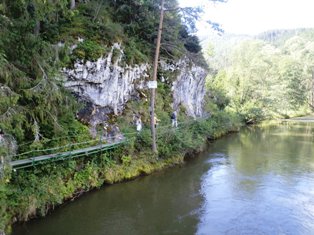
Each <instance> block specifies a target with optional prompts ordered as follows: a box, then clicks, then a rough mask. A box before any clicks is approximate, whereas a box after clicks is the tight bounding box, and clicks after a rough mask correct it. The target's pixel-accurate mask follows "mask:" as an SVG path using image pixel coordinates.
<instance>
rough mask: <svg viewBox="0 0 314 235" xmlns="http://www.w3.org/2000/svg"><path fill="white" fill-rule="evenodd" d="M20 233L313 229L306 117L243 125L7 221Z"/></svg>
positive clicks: (311, 138) (312, 144) (143, 234)
mask: <svg viewBox="0 0 314 235" xmlns="http://www.w3.org/2000/svg"><path fill="white" fill-rule="evenodd" d="M22 234H23V235H111V234H112V235H123V234H127V235H133V234H136V235H148V234H187V235H189V234H204V235H205V234H206V235H207V234H208V235H212V234H213V235H217V234H227V235H230V234H235V235H238V234H254V235H259V234H267V235H268V234H271V235H273V234H280V235H281V234H282V235H288V234H291V235H298V234H300V235H301V234H302V235H303V234H314V125H313V124H312V125H311V124H306V123H304V124H286V125H277V126H270V127H267V128H258V127H250V128H244V129H243V130H241V131H240V132H239V133H234V134H231V135H228V136H225V137H223V138H221V139H219V140H217V141H215V142H214V143H211V144H210V145H209V147H208V150H207V151H205V152H204V153H202V154H200V156H198V157H196V158H194V159H192V160H190V161H188V163H186V164H185V165H183V166H181V167H176V168H172V169H168V170H165V171H163V172H158V173H155V174H152V175H150V176H146V177H141V178H138V179H136V180H134V181H131V182H126V183H121V184H116V185H112V186H105V187H103V188H101V189H100V190H95V191H93V192H90V193H87V194H85V195H83V196H82V197H81V198H79V199H78V200H76V201H74V202H71V203H67V204H66V205H64V206H61V207H59V208H58V209H56V210H55V211H54V212H52V213H51V214H50V215H48V216H47V217H45V218H42V219H37V220H33V221H30V222H28V223H25V224H20V225H16V226H14V229H13V235H22Z"/></svg>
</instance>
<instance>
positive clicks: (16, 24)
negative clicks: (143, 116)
mask: <svg viewBox="0 0 314 235" xmlns="http://www.w3.org/2000/svg"><path fill="white" fill-rule="evenodd" d="M166 8H168V9H172V10H171V11H168V12H167V14H165V19H164V34H163V38H162V46H161V57H162V58H163V59H165V60H167V61H175V60H177V59H179V58H181V57H182V56H183V55H189V56H190V58H192V59H193V61H194V62H197V63H199V64H202V65H203V66H204V60H203V58H202V55H201V52H200V50H201V47H200V45H199V42H198V39H197V37H195V36H193V35H191V34H189V32H188V31H189V30H188V26H187V25H185V24H183V23H182V20H181V16H180V14H179V12H178V11H177V9H179V8H178V4H177V2H176V1H166ZM158 17H159V6H158V2H156V1H153V0H149V1H142V0H131V1H129V0H128V1H126V0H115V1H100V0H91V1H69V0H58V1H38V0H27V1H24V0H16V1H10V0H3V1H1V2H0V129H1V130H2V131H3V132H4V136H5V137H6V138H10V139H12V140H14V143H16V144H17V146H15V147H14V148H16V147H17V148H16V149H17V151H18V153H21V152H25V151H28V150H34V149H43V148H53V147H55V146H60V145H61V146H62V145H65V144H66V143H67V142H68V141H69V139H71V141H72V142H81V141H84V140H88V139H89V138H91V137H90V134H89V131H88V128H87V127H86V126H85V125H83V124H82V123H80V122H79V121H78V120H76V117H75V113H76V112H77V110H78V109H79V108H80V107H81V106H80V104H78V102H77V101H76V99H75V97H73V95H72V94H70V93H69V92H68V91H67V90H65V89H64V88H63V86H62V85H63V79H62V76H61V74H60V71H61V68H63V67H70V66H72V65H73V63H74V62H75V61H77V60H91V61H93V60H96V59H97V58H99V57H100V56H102V55H106V53H108V51H109V50H108V49H109V48H110V47H111V46H112V44H113V43H115V42H119V43H121V44H122V46H123V49H124V52H125V53H124V57H123V60H124V62H125V63H126V64H128V65H132V64H137V63H142V62H145V63H146V62H148V63H150V62H151V61H152V58H153V52H154V47H155V46H154V44H155V39H156V37H157V30H156V29H157V26H158ZM114 55H115V52H114ZM159 90H160V91H161V93H160V95H159V98H158V99H160V100H169V99H170V92H165V91H166V90H168V91H170V83H169V84H165V85H164V86H162V87H161V88H160V89H159ZM136 102H138V101H135V103H136ZM139 102H141V101H139ZM129 105H132V104H131V103H130V104H129ZM135 106H136V107H137V109H141V108H143V107H145V102H143V106H142V107H139V106H137V105H135ZM168 106H169V105H168ZM168 106H167V105H166V104H165V103H164V102H159V103H158V104H157V110H158V112H157V115H159V117H160V118H161V119H162V120H166V119H168V118H169V117H168V116H167V115H168V113H169V107H170V106H169V107H168ZM137 109H134V110H135V111H137ZM134 110H133V111H134ZM127 114H128V111H126V112H125V116H127ZM116 118H117V117H114V116H113V117H112V121H115V120H116ZM182 118H183V119H185V120H186V119H187V117H186V116H185V115H183V116H182ZM183 119H182V120H183ZM125 120H126V122H125V123H124V124H125V128H128V126H129V125H130V122H131V120H130V119H127V118H126V119H125ZM121 125H122V126H123V123H121ZM194 125H195V124H191V127H189V128H192V127H193V128H196V126H194ZM211 125H212V124H209V126H211ZM189 126H190V125H189ZM189 128H188V126H187V127H186V129H184V130H182V133H181V134H178V133H164V134H163V135H160V136H159V140H158V141H159V145H160V149H161V151H160V155H159V161H157V160H156V158H157V156H152V157H150V155H151V153H150V152H149V148H148V145H149V141H150V140H149V139H150V137H149V135H148V133H147V131H145V130H144V131H143V132H142V134H141V135H140V136H138V137H137V138H135V139H133V140H132V141H130V142H129V144H128V147H127V148H123V149H121V150H119V151H116V152H114V153H112V154H111V155H110V157H109V156H107V155H106V154H103V155H98V156H96V157H95V158H86V159H81V160H77V161H69V162H65V163H64V164H54V163H52V164H48V165H46V166H42V167H38V168H32V169H31V170H20V171H17V172H10V170H9V169H8V168H5V169H6V170H5V171H1V174H2V175H1V182H0V203H1V204H0V216H1V217H0V231H1V230H2V229H3V228H4V227H5V226H7V225H8V224H10V223H12V222H14V221H24V220H27V219H29V218H32V217H34V216H37V215H44V214H46V213H47V211H48V210H49V209H50V208H53V207H54V206H56V205H58V204H60V203H61V202H63V201H64V200H67V199H69V198H72V197H75V196H77V195H79V194H80V193H81V192H83V191H87V190H89V189H91V188H94V187H99V186H100V185H102V184H103V183H104V182H108V183H112V182H116V181H120V180H122V179H129V178H132V177H134V176H136V175H139V174H142V173H149V172H151V171H153V170H154V169H159V168H162V167H165V166H167V165H171V164H173V163H176V162H180V161H182V157H183V155H184V153H185V152H186V151H188V150H191V149H194V148H195V147H197V146H196V144H197V143H198V144H199V143H200V142H202V143H203V141H204V139H205V138H206V136H205V135H200V136H199V134H198V133H197V132H196V130H197V129H198V128H196V129H195V131H192V132H191V134H190V137H189V138H187V140H185V144H182V143H181V140H182V138H183V136H185V137H187V136H188V135H185V134H184V133H189V131H191V130H189ZM217 128H218V127H217ZM195 141H197V142H195ZM173 144H174V145H173ZM172 145H173V146H172ZM5 147H6V146H0V148H1V154H2V157H3V156H4V157H5V162H6V163H7V162H8V161H9V160H11V159H10V156H11V154H9V153H8V152H7V151H8V149H7V148H5ZM136 156H138V157H136ZM136 158H138V159H136ZM180 159H181V160H180ZM1 163H3V162H1ZM1 167H3V164H1ZM121 169H122V170H121ZM119 172H120V173H119ZM39 179H40V180H39Z"/></svg>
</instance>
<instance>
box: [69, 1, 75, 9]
mask: <svg viewBox="0 0 314 235" xmlns="http://www.w3.org/2000/svg"><path fill="white" fill-rule="evenodd" d="M74 8H75V0H71V5H70V9H71V10H73V9H74Z"/></svg>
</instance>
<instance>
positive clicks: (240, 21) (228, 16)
mask: <svg viewBox="0 0 314 235" xmlns="http://www.w3.org/2000/svg"><path fill="white" fill-rule="evenodd" d="M179 2H180V4H181V5H182V6H196V5H204V6H205V7H204V10H205V16H204V19H206V20H207V19H210V20H212V21H215V22H218V23H220V24H221V25H222V27H223V29H224V30H225V31H226V32H229V33H242V34H257V33H260V32H263V31H266V30H271V29H291V28H301V27H305V28H309V27H313V28H314V17H313V12H312V11H313V9H314V1H313V0H229V1H228V2H227V3H216V4H212V3H211V4H209V2H210V1H209V0H193V1H191V0H179ZM205 4H206V5H205ZM203 27H204V26H202V28H203ZM202 28H201V29H200V30H202ZM202 34H203V33H202Z"/></svg>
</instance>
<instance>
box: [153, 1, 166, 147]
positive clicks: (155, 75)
mask: <svg viewBox="0 0 314 235" xmlns="http://www.w3.org/2000/svg"><path fill="white" fill-rule="evenodd" d="M163 20H164V0H161V8H160V19H159V27H158V36H157V42H156V51H155V59H154V69H153V81H155V82H156V81H157V69H158V58H159V51H160V41H161V33H162V24H163ZM155 96H156V90H155V88H152V89H151V98H150V127H151V133H152V141H153V143H152V150H153V152H154V153H157V152H158V151H157V143H156V128H155V120H154V119H155Z"/></svg>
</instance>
